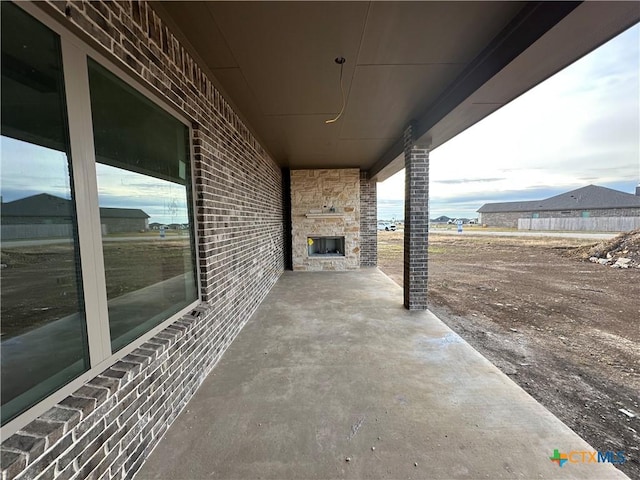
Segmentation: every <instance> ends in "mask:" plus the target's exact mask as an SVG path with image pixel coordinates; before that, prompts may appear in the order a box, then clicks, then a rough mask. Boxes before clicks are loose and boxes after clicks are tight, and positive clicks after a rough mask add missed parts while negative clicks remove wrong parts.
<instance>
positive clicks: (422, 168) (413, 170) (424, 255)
mask: <svg viewBox="0 0 640 480" xmlns="http://www.w3.org/2000/svg"><path fill="white" fill-rule="evenodd" d="M404 167H405V173H404V181H405V187H404V188H405V190H404V191H405V200H404V222H405V223H404V276H403V284H404V285H403V286H404V306H405V307H406V308H407V309H409V310H426V309H427V283H428V279H429V263H428V260H429V254H428V245H429V149H428V148H427V147H424V146H419V145H416V144H415V138H414V133H413V125H409V126H407V128H406V129H405V132H404Z"/></svg>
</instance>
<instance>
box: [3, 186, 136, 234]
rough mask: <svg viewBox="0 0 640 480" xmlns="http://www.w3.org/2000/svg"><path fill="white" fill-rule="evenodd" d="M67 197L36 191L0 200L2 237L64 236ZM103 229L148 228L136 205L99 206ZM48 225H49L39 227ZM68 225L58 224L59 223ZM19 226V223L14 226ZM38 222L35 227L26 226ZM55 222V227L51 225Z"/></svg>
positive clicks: (68, 219)
mask: <svg viewBox="0 0 640 480" xmlns="http://www.w3.org/2000/svg"><path fill="white" fill-rule="evenodd" d="M72 208H73V207H72V203H71V201H70V200H67V199H65V198H60V197H56V196H55V195H49V194H48V193H40V194H38V195H32V196H30V197H25V198H21V199H19V200H14V201H13V202H7V203H3V204H2V210H1V215H2V238H3V239H5V240H11V239H13V238H42V237H49V236H52V237H55V236H68V235H69V234H70V233H69V232H71V230H70V228H71V225H72V218H73V210H72ZM100 223H101V224H102V232H103V233H122V232H139V231H141V230H148V229H149V215H147V214H146V213H145V212H144V211H143V210H140V209H139V208H108V207H101V208H100ZM43 225H52V227H51V228H50V229H47V228H44V227H42V226H43ZM65 225H66V226H68V228H66V229H65V228H61V226H65ZM18 226H21V227H18ZM29 226H38V228H29ZM53 226H56V227H53Z"/></svg>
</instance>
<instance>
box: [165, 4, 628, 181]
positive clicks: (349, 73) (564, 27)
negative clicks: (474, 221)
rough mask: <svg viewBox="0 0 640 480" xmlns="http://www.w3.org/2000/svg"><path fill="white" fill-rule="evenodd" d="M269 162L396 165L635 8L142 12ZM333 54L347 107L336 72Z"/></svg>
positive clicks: (259, 7) (564, 59)
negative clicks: (155, 18) (413, 136)
mask: <svg viewBox="0 0 640 480" xmlns="http://www.w3.org/2000/svg"><path fill="white" fill-rule="evenodd" d="M154 8H155V9H156V11H157V12H158V13H159V14H160V15H161V16H162V17H163V19H164V20H165V21H167V22H168V23H169V24H170V25H172V26H173V27H174V30H175V31H176V34H177V35H178V36H180V37H182V38H181V39H182V40H183V41H184V42H185V44H186V45H188V48H189V49H190V50H191V52H190V53H191V54H193V55H194V56H195V58H196V59H197V60H198V61H199V63H200V64H201V65H202V67H203V68H204V69H205V70H208V71H209V73H210V74H211V76H212V78H213V79H214V81H216V82H217V84H218V86H219V88H220V89H221V90H222V91H223V93H225V96H226V97H227V98H228V99H229V100H230V101H231V103H232V104H233V105H234V106H235V107H236V109H237V110H238V111H239V112H240V114H241V116H243V117H244V119H245V120H246V121H247V123H248V127H249V128H250V129H252V130H253V132H254V133H255V134H256V136H257V137H258V138H259V139H260V140H261V141H262V143H263V144H264V145H265V147H266V148H267V150H268V151H269V152H270V153H271V155H272V156H273V157H274V159H275V160H276V161H277V162H278V163H279V164H280V165H282V166H288V167H290V168H293V169H296V168H341V167H359V168H360V169H362V170H368V171H369V172H370V175H371V176H372V177H374V176H375V177H376V178H377V179H378V180H384V179H385V178H387V177H389V176H390V175H392V174H394V173H396V172H397V171H399V170H400V169H402V168H403V166H404V163H403V159H402V152H403V140H402V137H403V131H404V129H405V127H406V126H407V125H408V124H409V123H410V122H412V121H413V122H414V123H415V125H416V131H417V132H418V142H419V143H426V144H429V145H431V147H432V148H435V147H438V146H439V145H442V144H443V143H444V142H446V141H447V140H449V139H451V138H452V137H454V136H455V135H457V134H458V133H460V132H462V131H463V130H465V129H466V128H468V127H470V126H471V125H473V124H474V123H476V122H478V121H479V120H481V119H483V118H484V117H486V116H487V115H489V114H490V113H492V112H494V111H495V110H497V109H498V108H500V107H501V106H503V105H505V104H506V103H508V102H509V101H511V100H513V99H514V98H516V97H517V96H519V95H521V94H522V93H524V92H525V91H527V90H529V89H530V88H532V87H533V86H535V85H537V84H538V83H539V82H541V81H543V80H545V79H546V78H548V77H549V76H551V75H553V74H554V73H556V72H557V71H559V70H560V69H562V68H564V67H565V66H567V65H569V64H571V63H572V62H574V61H575V60H576V59H578V58H580V57H581V56H583V55H585V54H587V53H589V52H590V51H591V50H593V49H595V48H596V47H598V46H599V45H601V44H602V43H604V42H606V41H607V40H609V39H611V38H613V37H614V36H615V35H617V34H619V33H620V32H622V31H624V30H625V29H626V28H628V27H630V26H632V25H634V24H635V23H637V22H638V20H639V19H640V4H638V3H637V2H584V3H581V2H502V1H501V2H154ZM337 57H344V58H345V59H346V63H344V72H343V86H344V92H345V97H346V104H345V110H344V114H343V115H342V117H341V118H340V119H339V120H338V121H337V122H335V123H332V124H326V123H325V121H326V120H328V119H331V118H333V117H335V116H336V114H337V113H338V111H339V110H340V108H341V105H342V98H341V92H340V84H339V78H340V66H339V65H337V64H336V63H335V62H334V59H335V58H337Z"/></svg>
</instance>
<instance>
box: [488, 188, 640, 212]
mask: <svg viewBox="0 0 640 480" xmlns="http://www.w3.org/2000/svg"><path fill="white" fill-rule="evenodd" d="M607 208H640V196H637V195H632V194H630V193H624V192H620V191H618V190H613V189H611V188H606V187H599V186H597V185H587V186H586V187H582V188H578V189H576V190H571V191H570V192H566V193H561V194H560V195H556V196H554V197H549V198H546V199H544V200H533V201H527V202H501V203H485V204H484V205H483V206H482V207H480V208H479V209H478V212H480V213H498V212H536V211H543V210H589V209H607Z"/></svg>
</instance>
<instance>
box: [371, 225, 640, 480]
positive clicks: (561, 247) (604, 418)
mask: <svg viewBox="0 0 640 480" xmlns="http://www.w3.org/2000/svg"><path fill="white" fill-rule="evenodd" d="M402 239H403V234H402V232H379V234H378V264H379V267H380V269H381V270H382V271H384V272H385V273H386V274H387V275H389V276H390V277H391V278H392V279H394V280H395V281H396V282H397V283H399V284H400V285H402V252H403V245H402V241H403V240H402ZM594 243H596V242H590V241H585V240H570V239H564V238H559V239H554V238H517V237H488V236H469V235H468V236H464V234H462V235H457V234H451V235H431V237H430V246H429V303H430V309H431V310H432V311H433V312H434V313H435V314H436V315H438V316H439V317H440V318H441V319H442V320H443V321H444V322H445V323H446V324H447V325H449V327H451V328H452V329H453V330H455V331H456V332H457V333H458V334H460V335H461V336H462V337H463V338H464V339H465V340H466V341H467V342H469V343H470V344H471V345H472V346H473V347H474V348H476V350H478V351H479V352H480V353H482V354H483V355H484V356H485V357H487V358H488V359H489V360H490V361H492V362H493V363H494V364H495V365H497V366H498V367H499V368H500V369H501V370H502V371H503V372H504V373H506V374H507V375H509V376H510V378H512V379H513V380H514V381H515V382H516V383H518V384H519V385H520V386H521V387H522V388H523V389H525V390H526V391H527V392H528V393H529V394H530V395H532V396H533V397H534V398H535V399H536V400H538V401H539V402H540V403H542V404H543V405H544V406H545V407H546V408H547V409H549V410H550V411H551V412H553V413H554V414H555V415H556V416H557V417H558V418H560V419H561V420H562V421H563V422H564V423H566V424H567V425H568V426H569V427H571V428H572V429H573V430H574V431H575V432H577V433H578V434H579V435H580V436H582V437H583V438H584V439H585V440H586V441H587V442H589V443H590V444H591V445H592V446H593V447H594V448H595V449H597V450H600V451H606V450H613V451H624V452H625V457H626V460H627V461H626V463H624V464H623V465H621V466H619V468H620V469H621V470H622V471H624V472H625V473H626V474H627V475H628V476H629V477H631V478H640V451H639V446H640V405H639V403H640V268H612V267H611V266H610V265H602V264H600V263H597V262H594V260H591V262H589V261H588V260H587V261H582V260H580V259H579V258H577V257H578V256H580V252H584V251H585V249H584V248H583V249H581V250H579V249H576V247H578V246H580V245H585V244H594ZM586 250H588V249H586ZM581 256H583V257H584V256H585V255H584V254H582V255H581ZM587 257H588V256H587ZM621 409H622V410H625V411H626V412H627V413H624V412H622V411H620V410H621ZM634 414H635V415H636V416H635V417H632V416H629V415H634ZM549 448H550V450H551V449H553V445H552V444H550V445H549Z"/></svg>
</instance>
